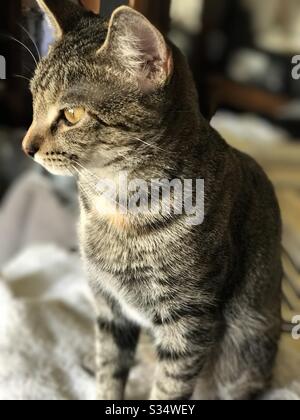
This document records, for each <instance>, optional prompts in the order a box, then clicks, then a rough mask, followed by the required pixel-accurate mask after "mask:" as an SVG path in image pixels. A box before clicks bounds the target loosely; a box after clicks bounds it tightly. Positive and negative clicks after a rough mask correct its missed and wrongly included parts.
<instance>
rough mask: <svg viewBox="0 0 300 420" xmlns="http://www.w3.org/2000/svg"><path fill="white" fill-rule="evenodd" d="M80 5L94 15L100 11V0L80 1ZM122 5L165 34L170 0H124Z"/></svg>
mask: <svg viewBox="0 0 300 420" xmlns="http://www.w3.org/2000/svg"><path fill="white" fill-rule="evenodd" d="M81 3H82V5H83V6H84V7H86V8H87V9H88V10H91V11H93V12H94V13H99V12H100V10H101V0H81ZM123 3H124V4H128V5H129V6H130V7H132V8H134V9H136V10H138V11H139V12H141V13H143V15H145V16H146V17H147V18H148V19H149V20H150V21H151V22H152V23H153V24H154V25H155V26H156V27H157V28H159V29H160V30H161V31H162V32H164V33H167V31H168V29H169V12H170V5H171V0H163V1H161V0H129V1H126V0H124V2H123ZM112 7H113V2H112Z"/></svg>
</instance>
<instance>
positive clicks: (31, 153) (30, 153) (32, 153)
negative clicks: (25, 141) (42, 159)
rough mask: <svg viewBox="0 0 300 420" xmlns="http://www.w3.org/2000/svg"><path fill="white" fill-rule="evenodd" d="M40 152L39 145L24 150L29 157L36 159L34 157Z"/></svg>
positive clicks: (32, 145)
mask: <svg viewBox="0 0 300 420" xmlns="http://www.w3.org/2000/svg"><path fill="white" fill-rule="evenodd" d="M39 150H40V146H38V145H37V144H31V145H30V146H28V147H26V148H25V149H24V152H25V153H26V155H27V156H29V157H32V158H34V156H35V155H36V154H37V152H38V151H39Z"/></svg>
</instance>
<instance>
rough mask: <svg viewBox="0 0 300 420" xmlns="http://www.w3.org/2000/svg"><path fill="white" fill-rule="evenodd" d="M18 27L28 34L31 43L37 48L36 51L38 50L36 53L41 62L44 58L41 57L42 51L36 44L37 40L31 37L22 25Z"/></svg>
mask: <svg viewBox="0 0 300 420" xmlns="http://www.w3.org/2000/svg"><path fill="white" fill-rule="evenodd" d="M18 25H19V27H20V28H21V29H23V31H24V32H25V33H26V34H27V36H28V38H29V39H30V41H31V42H32V44H33V45H34V47H35V49H36V52H37V54H38V58H39V60H41V59H42V57H41V54H40V51H39V49H38V46H37V44H36V42H35V40H34V39H33V38H32V36H31V35H30V33H29V31H27V29H26V28H25V27H24V26H23V25H21V24H20V23H18Z"/></svg>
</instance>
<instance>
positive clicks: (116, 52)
mask: <svg viewBox="0 0 300 420" xmlns="http://www.w3.org/2000/svg"><path fill="white" fill-rule="evenodd" d="M102 53H104V54H109V55H110V56H111V57H112V59H113V60H114V62H115V63H116V65H117V66H118V71H119V74H122V75H124V77H126V78H127V80H131V81H134V82H135V83H137V84H138V87H139V88H140V89H141V90H142V91H144V92H145V91H146V92H149V91H153V90H155V89H157V88H159V87H160V86H164V85H165V84H166V83H167V82H168V81H169V80H170V78H171V76H172V73H173V56H172V51H171V48H170V47H169V45H168V44H167V42H166V40H165V38H164V37H163V35H162V34H161V33H160V32H159V31H158V29H156V28H155V27H154V26H153V25H152V24H151V23H150V22H149V20H148V19H146V18H145V16H143V15H142V14H141V13H139V12H137V11H136V10H134V9H132V8H130V7H127V6H121V7H119V8H118V9H116V10H115V11H114V13H113V15H112V17H111V19H110V23H109V28H108V34H107V38H106V41H105V43H104V44H103V46H102V47H101V48H100V49H99V50H98V55H101V54H102Z"/></svg>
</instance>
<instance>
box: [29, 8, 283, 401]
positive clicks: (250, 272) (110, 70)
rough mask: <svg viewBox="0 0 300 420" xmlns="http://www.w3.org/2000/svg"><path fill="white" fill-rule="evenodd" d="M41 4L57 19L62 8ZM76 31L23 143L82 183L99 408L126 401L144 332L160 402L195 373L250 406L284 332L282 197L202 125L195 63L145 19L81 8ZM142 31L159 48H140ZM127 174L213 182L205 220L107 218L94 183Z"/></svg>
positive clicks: (58, 51)
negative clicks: (75, 110) (80, 113)
mask: <svg viewBox="0 0 300 420" xmlns="http://www.w3.org/2000/svg"><path fill="white" fill-rule="evenodd" d="M63 2H66V0H64V1H63ZM40 3H47V4H48V6H49V7H48V9H49V10H51V13H52V16H51V20H52V21H53V18H55V4H57V2H51V1H50V0H49V1H45V2H40ZM59 3H61V2H59ZM51 6H52V7H51ZM49 10H48V12H49ZM64 10H66V13H67V8H65V9H64ZM75 15H76V16H79V15H78V13H77V12H76V13H75ZM114 19H121V20H120V21H121V22H122V25H118V24H117V23H118V21H117V22H115V21H114ZM132 19H133V20H134V22H135V25H134V28H133V26H132V23H131V22H132ZM62 20H63V16H62V15H60V16H59V22H58V21H57V22H56V23H57V24H58V25H59V24H60V22H61V21H62ZM67 21H68V22H69V20H67ZM72 22H73V23H72V28H71V29H70V27H69V26H68V27H67V29H65V28H64V26H63V25H62V27H61V31H58V32H61V33H62V34H63V35H61V34H60V36H59V38H58V39H57V41H56V43H55V44H54V45H53V46H52V47H51V50H50V52H49V55H48V57H47V58H45V59H43V61H42V62H41V63H40V64H39V66H38V68H37V71H36V74H35V77H34V80H33V82H32V91H33V96H34V121H33V126H32V128H31V131H30V132H29V134H28V135H27V137H26V143H30V142H34V141H35V142H38V143H39V144H38V145H39V151H38V153H37V155H36V156H35V159H36V160H37V161H38V162H39V163H41V164H42V165H43V166H45V167H46V168H47V169H48V170H50V171H52V172H55V173H57V172H59V173H64V174H68V173H71V174H73V175H75V176H76V177H77V178H78V183H79V191H80V203H81V220H80V229H79V234H80V244H81V249H82V256H83V261H84V264H85V267H86V270H87V273H88V277H89V281H90V285H91V288H92V290H93V292H94V295H95V301H96V304H97V305H96V306H97V318H98V322H97V328H96V329H97V366H98V370H97V378H98V398H99V399H122V398H124V390H125V385H126V380H127V377H128V373H129V370H130V367H131V366H132V363H133V361H134V354H135V348H136V345H137V342H138V336H139V331H140V328H147V329H148V330H150V331H151V333H152V334H153V337H154V342H155V346H156V349H157V372H156V379H155V383H154V384H153V390H152V393H151V396H150V398H151V399H166V400H167V399H170V400H181V399H187V398H190V397H191V395H192V393H193V391H194V388H195V385H196V382H197V380H198V378H199V377H200V378H201V379H202V381H203V382H204V383H207V385H209V386H210V388H212V389H213V393H214V398H218V399H249V398H253V397H255V395H257V393H259V392H260V391H262V390H263V389H264V388H265V387H266V386H267V385H268V383H269V380H270V378H271V374H272V369H273V363H274V358H275V356H276V352H277V341H278V338H279V334H280V283H281V275H282V270H281V262H280V242H281V222H280V214H279V208H278V204H277V200H276V198H275V194H274V191H273V188H272V186H271V184H270V182H269V181H268V179H267V177H266V176H265V174H264V173H263V171H262V170H261V169H260V167H259V166H258V165H257V164H256V163H255V162H254V161H253V160H252V159H250V158H249V157H247V156H246V155H243V154H241V153H239V152H238V151H236V150H234V149H232V148H231V147H229V146H228V145H227V144H226V143H225V142H224V140H223V139H222V138H221V137H220V136H219V134H218V133H216V132H215V131H214V130H213V129H212V128H211V126H210V125H209V124H208V122H207V121H205V120H204V119H203V117H202V116H201V114H200V112H199V108H198V98H197V93H196V89H195V86H194V83H193V80H192V77H191V74H190V71H189V69H188V66H187V64H186V61H185V59H184V58H183V56H182V55H181V53H180V52H179V51H178V50H177V49H176V48H175V47H173V46H171V45H170V44H166V43H165V41H163V38H162V36H161V35H158V32H157V31H156V29H154V28H153V27H152V25H151V24H150V23H149V22H148V21H146V20H145V18H143V17H142V16H141V15H139V14H137V13H136V12H133V11H131V9H129V8H121V9H119V10H118V11H117V12H115V14H114V16H113V18H112V21H111V22H110V24H108V23H107V22H104V21H102V20H101V19H100V18H99V17H96V16H94V15H91V14H88V13H84V12H81V14H80V18H79V17H78V20H76V19H74V20H73V21H72ZM137 27H138V29H139V30H138V31H137V30H136V28H137ZM108 28H110V29H109V32H108ZM124 28H126V31H125V33H124V30H125V29H124ZM107 32H108V36H107ZM142 34H144V35H145V36H148V37H149V38H148V40H147V42H145V39H144V38H143V39H142V40H141V43H139V42H138V41H137V37H138V36H142ZM131 35H132V37H131ZM149 35H150V36H149ZM122 39H123V40H124V39H126V50H124V51H123V53H124V54H123V57H125V56H127V55H128V54H131V56H132V57H135V58H137V57H138V59H135V60H134V66H133V62H132V60H131V61H130V60H129V63H127V62H126V60H124V58H123V59H122V54H120V48H121V47H122V44H120V45H118V48H117V50H116V49H115V47H114V43H115V42H116V40H121V41H122ZM132 39H134V42H132V43H131V40H132ZM142 41H143V42H142ZM129 44H130V45H129ZM101 45H102V46H103V47H102V48H101ZM136 45H139V50H138V51H134V49H135V48H137V47H136ZM141 48H144V49H145V51H144V50H143V51H141ZM171 50H172V59H171V58H170V51H171ZM145 57H148V59H147V60H148V61H147V62H143V60H146V58H145ZM141 60H142V63H141ZM153 60H154V61H155V63H154V62H153ZM171 62H172V63H173V64H172V65H171ZM151 63H152V64H151ZM128 66H129V68H128ZM145 66H149V67H148V68H147V69H146V70H147V72H146V73H145ZM133 70H134V74H135V77H133ZM139 72H140V73H139ZM149 72H150V73H151V74H150V73H149ZM145 74H146V76H145ZM145 77H147V78H148V81H147V83H148V85H147V89H146V90H144V86H145V85H143V84H141V83H140V82H141V80H142V79H143V78H144V79H143V80H144V82H145ZM150 87H151V89H150ZM78 105H79V106H81V107H84V108H85V109H86V110H87V113H86V117H85V119H84V120H83V121H82V122H81V123H80V124H79V125H77V126H75V127H71V128H70V127H66V126H65V125H64V123H63V122H62V121H61V120H60V119H59V118H60V117H59V116H60V115H61V110H62V109H63V107H66V106H78ZM37 133H38V136H37ZM76 165H78V166H76ZM74 167H75V169H76V170H74ZM84 168H85V169H84ZM74 171H75V172H74ZM120 171H126V172H127V173H128V176H129V178H131V179H133V178H140V179H144V180H146V181H149V180H151V179H152V178H160V179H162V178H167V179H174V178H178V179H196V178H202V179H204V180H205V220H204V223H203V224H202V225H199V226H191V225H189V224H187V223H186V222H187V220H186V216H185V215H182V216H176V217H175V216H172V215H170V217H167V218H163V217H162V216H160V215H155V217H154V216H153V214H151V213H149V214H145V215H143V216H140V215H132V214H129V215H127V216H122V217H121V215H120V214H118V212H116V213H114V214H111V215H107V214H102V213H101V209H100V210H99V208H98V207H97V206H96V203H97V199H98V196H97V194H96V191H95V180H96V179H98V178H99V177H106V178H110V179H115V178H116V176H117V174H118V173H119V172H120ZM102 206H105V203H102Z"/></svg>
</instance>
